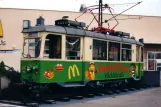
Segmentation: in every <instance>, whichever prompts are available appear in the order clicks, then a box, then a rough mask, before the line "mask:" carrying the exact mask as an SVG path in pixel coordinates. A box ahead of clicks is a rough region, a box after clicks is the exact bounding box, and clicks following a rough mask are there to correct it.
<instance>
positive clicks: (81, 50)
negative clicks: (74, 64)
mask: <svg viewBox="0 0 161 107" xmlns="http://www.w3.org/2000/svg"><path fill="white" fill-rule="evenodd" d="M67 37H78V38H80V53H79V54H80V59H68V58H67V55H66V52H67V49H66V38H67ZM64 44H65V52H64V54H65V60H67V61H81V60H82V59H83V58H82V52H83V37H81V36H77V35H65V42H64Z"/></svg>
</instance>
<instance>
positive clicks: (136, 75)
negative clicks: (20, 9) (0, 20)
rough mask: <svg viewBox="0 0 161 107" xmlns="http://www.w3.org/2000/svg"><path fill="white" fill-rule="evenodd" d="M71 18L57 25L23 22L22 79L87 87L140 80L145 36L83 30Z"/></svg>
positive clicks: (81, 24) (59, 21)
mask: <svg viewBox="0 0 161 107" xmlns="http://www.w3.org/2000/svg"><path fill="white" fill-rule="evenodd" d="M83 27H84V23H82V22H74V21H71V20H68V19H60V20H57V21H56V23H55V25H44V24H43V23H42V24H37V25H36V26H30V21H29V20H25V21H24V29H23V31H22V32H23V35H24V43H23V54H22V58H21V79H22V81H24V82H32V83H37V84H44V83H45V84H46V83H47V84H48V83H50V84H59V85H61V86H63V87H67V86H85V85H86V84H87V83H90V82H94V83H98V82H99V83H101V82H102V83H106V82H108V81H115V80H128V79H133V80H136V81H137V80H141V78H142V76H143V46H144V45H143V39H139V41H137V40H135V38H133V37H130V36H129V35H128V34H127V33H124V32H115V34H113V35H112V34H107V33H106V34H105V33H98V32H92V31H89V30H85V29H83Z"/></svg>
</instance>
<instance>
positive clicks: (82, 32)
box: [22, 25, 143, 46]
mask: <svg viewBox="0 0 161 107" xmlns="http://www.w3.org/2000/svg"><path fill="white" fill-rule="evenodd" d="M32 32H55V33H62V34H68V35H77V36H85V37H92V38H100V39H105V40H111V41H117V42H123V43H130V44H138V45H142V46H143V43H141V42H139V41H137V40H135V39H131V38H127V37H120V36H113V35H108V34H106V35H105V34H101V33H96V32H91V31H88V30H84V29H78V28H72V27H62V26H54V25H46V26H33V27H30V28H28V29H23V31H22V33H32Z"/></svg>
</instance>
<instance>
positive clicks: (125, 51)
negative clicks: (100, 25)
mask: <svg viewBox="0 0 161 107" xmlns="http://www.w3.org/2000/svg"><path fill="white" fill-rule="evenodd" d="M131 54H132V53H131V45H128V44H122V58H121V59H122V61H131V59H132V56H131Z"/></svg>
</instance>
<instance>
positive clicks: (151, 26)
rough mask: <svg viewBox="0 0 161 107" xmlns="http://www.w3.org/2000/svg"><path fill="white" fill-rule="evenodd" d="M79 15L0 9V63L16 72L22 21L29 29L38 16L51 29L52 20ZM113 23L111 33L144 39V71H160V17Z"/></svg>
mask: <svg viewBox="0 0 161 107" xmlns="http://www.w3.org/2000/svg"><path fill="white" fill-rule="evenodd" d="M80 14H81V13H80V12H69V11H53V10H30V9H12V8H0V22H1V25H2V30H3V35H2V34H1V33H2V32H0V37H1V38H0V50H1V51H0V52H1V53H0V61H1V60H3V61H4V62H5V63H6V64H7V65H8V66H12V67H14V68H15V69H16V70H20V57H21V50H22V48H23V35H22V33H21V31H22V24H23V20H30V21H31V25H35V24H36V19H37V18H38V17H39V16H42V17H43V18H44V19H45V24H46V25H54V24H55V20H57V19H61V18H62V17H63V16H69V19H71V20H74V19H75V18H76V17H78V16H79V15H80ZM110 17H111V15H109V14H104V16H103V18H104V20H105V19H108V18H110ZM92 19H93V16H92V15H91V14H90V13H86V14H85V15H83V16H82V17H80V18H79V19H78V21H82V22H86V24H89V23H90V21H91V20H92ZM117 19H118V21H119V25H118V26H117V27H116V28H115V30H118V31H124V32H128V33H130V35H131V36H135V38H136V39H137V40H138V39H140V38H144V42H145V49H144V65H145V67H144V70H154V71H155V70H156V69H158V70H160V69H161V60H160V59H161V31H160V28H161V24H160V23H161V17H158V16H137V15H120V16H118V17H117ZM114 24H116V22H115V21H114V20H112V21H110V26H113V25H114ZM94 26H97V23H96V22H94V23H92V25H91V27H94ZM0 28H1V26H0ZM4 50H5V51H4ZM6 50H8V51H6ZM6 52H8V53H6Z"/></svg>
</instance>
